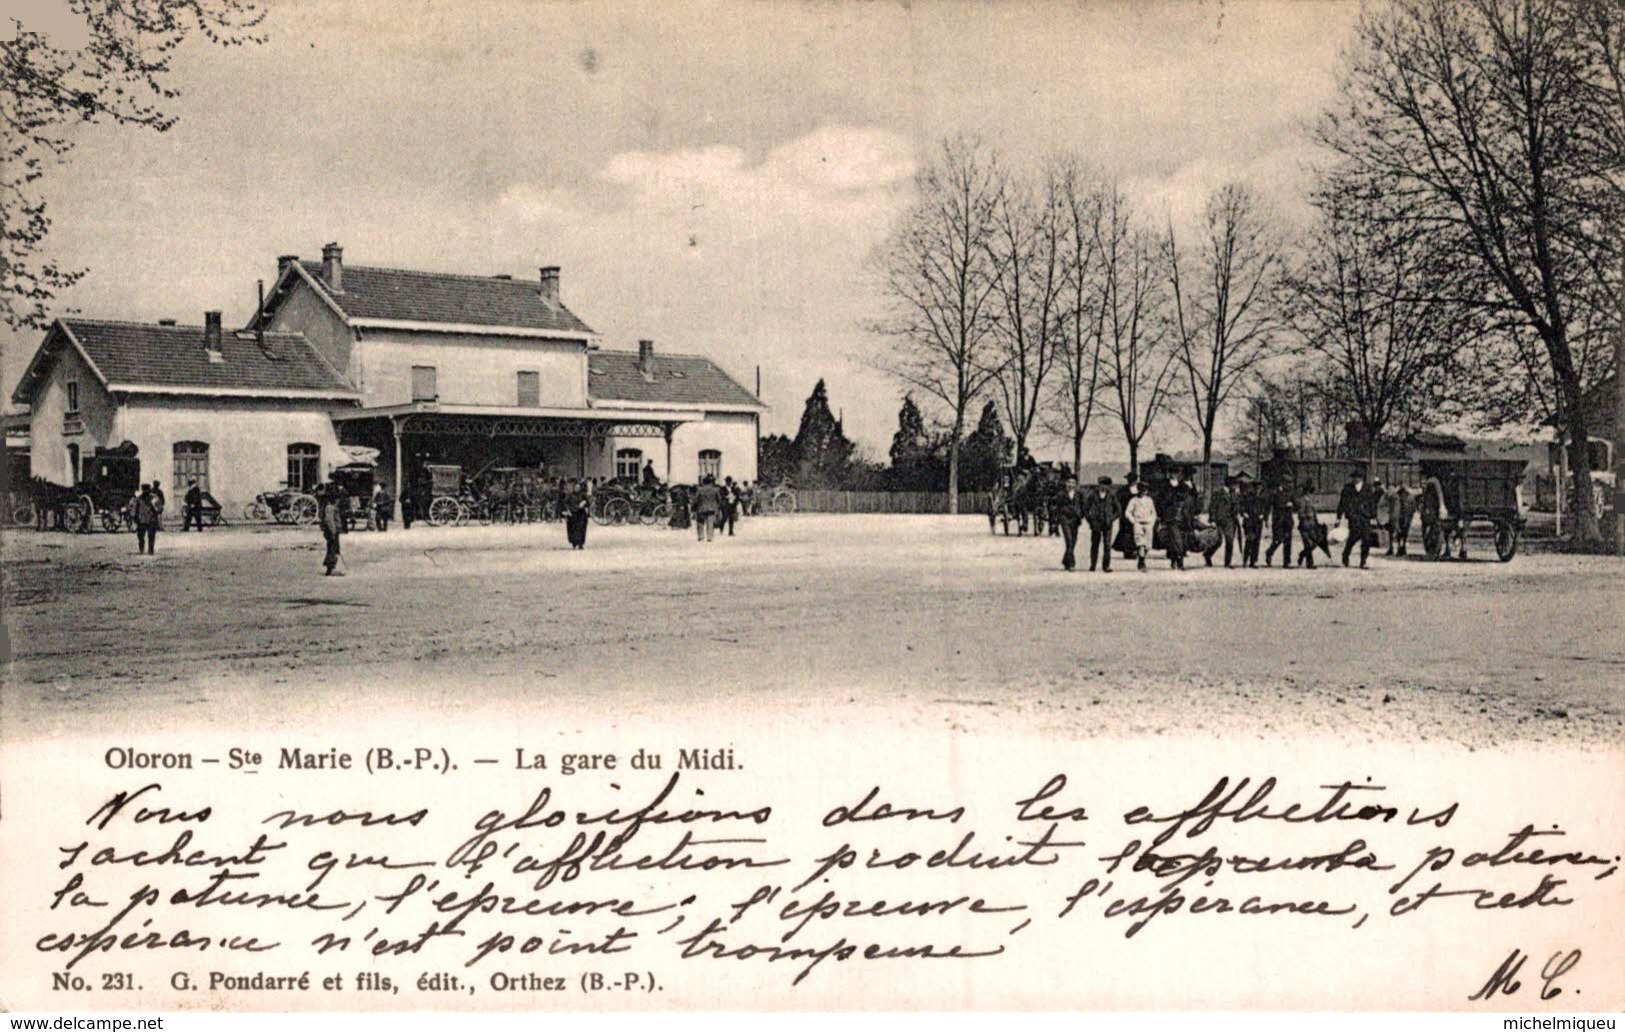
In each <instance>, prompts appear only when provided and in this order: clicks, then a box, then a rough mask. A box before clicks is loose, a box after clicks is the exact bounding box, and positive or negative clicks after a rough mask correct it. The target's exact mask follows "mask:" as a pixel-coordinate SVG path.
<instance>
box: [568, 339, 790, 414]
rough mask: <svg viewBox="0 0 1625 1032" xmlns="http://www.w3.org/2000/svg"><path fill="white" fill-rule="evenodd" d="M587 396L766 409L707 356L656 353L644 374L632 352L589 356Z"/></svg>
mask: <svg viewBox="0 0 1625 1032" xmlns="http://www.w3.org/2000/svg"><path fill="white" fill-rule="evenodd" d="M587 396H588V397H590V398H591V399H592V400H594V401H620V402H634V403H639V404H650V405H684V406H695V407H704V406H726V407H730V408H734V407H739V408H752V409H762V408H766V407H767V406H765V405H763V404H762V403H761V402H760V401H758V400H757V398H756V396H755V395H754V394H752V393H751V392H750V391H747V390H746V389H745V388H743V387H741V386H740V385H739V382H738V381H737V380H735V379H734V378H733V377H731V376H729V375H728V374H727V373H725V372H723V371H722V370H721V369H720V368H718V367H717V366H716V364H715V363H713V362H712V361H711V360H710V359H708V358H703V357H701V356H699V355H668V354H659V353H657V354H656V355H655V356H654V361H653V370H652V375H650V376H645V375H644V374H643V369H642V366H641V365H640V362H639V357H638V353H637V352H635V351H596V352H593V353H592V354H591V355H589V356H588V358H587Z"/></svg>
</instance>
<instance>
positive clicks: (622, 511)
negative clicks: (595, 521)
mask: <svg viewBox="0 0 1625 1032" xmlns="http://www.w3.org/2000/svg"><path fill="white" fill-rule="evenodd" d="M631 519H632V503H631V502H628V501H627V500H626V499H625V498H611V499H610V500H609V501H607V502H605V503H604V522H606V523H608V524H610V525H611V526H616V527H619V526H621V525H622V524H625V523H627V522H629V521H630V520H631Z"/></svg>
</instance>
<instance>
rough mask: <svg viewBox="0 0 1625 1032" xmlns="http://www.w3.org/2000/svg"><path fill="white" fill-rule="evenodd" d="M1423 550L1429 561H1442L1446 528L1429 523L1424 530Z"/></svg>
mask: <svg viewBox="0 0 1625 1032" xmlns="http://www.w3.org/2000/svg"><path fill="white" fill-rule="evenodd" d="M1422 550H1423V551H1424V552H1426V553H1427V557H1428V558H1429V559H1440V558H1442V557H1443V556H1444V528H1443V527H1441V526H1440V525H1439V524H1437V523H1429V524H1427V525H1426V526H1424V527H1423V528H1422Z"/></svg>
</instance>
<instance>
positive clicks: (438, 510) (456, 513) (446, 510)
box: [429, 498, 463, 527]
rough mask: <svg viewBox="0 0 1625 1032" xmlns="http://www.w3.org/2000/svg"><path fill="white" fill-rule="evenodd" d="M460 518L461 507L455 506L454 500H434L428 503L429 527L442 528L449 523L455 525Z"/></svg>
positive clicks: (455, 501) (461, 513)
mask: <svg viewBox="0 0 1625 1032" xmlns="http://www.w3.org/2000/svg"><path fill="white" fill-rule="evenodd" d="M462 516H463V507H462V506H461V505H458V504H457V499H455V498H436V499H435V500H434V501H432V502H430V503H429V525H430V526H431V527H444V526H446V525H447V524H449V523H456V522H457V521H458V520H459V519H461V518H462Z"/></svg>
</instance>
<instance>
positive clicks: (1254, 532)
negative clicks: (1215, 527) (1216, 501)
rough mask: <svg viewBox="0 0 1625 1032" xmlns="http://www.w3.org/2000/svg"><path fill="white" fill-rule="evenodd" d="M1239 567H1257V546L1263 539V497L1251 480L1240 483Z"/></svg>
mask: <svg viewBox="0 0 1625 1032" xmlns="http://www.w3.org/2000/svg"><path fill="white" fill-rule="evenodd" d="M1238 508H1240V510H1241V565H1242V566H1244V567H1257V566H1258V546H1259V544H1260V543H1261V542H1262V541H1263V539H1264V496H1263V495H1261V494H1259V493H1258V485H1257V484H1256V483H1254V482H1253V481H1252V480H1251V479H1248V480H1243V481H1242V482H1241V501H1240V502H1239V503H1238Z"/></svg>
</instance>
